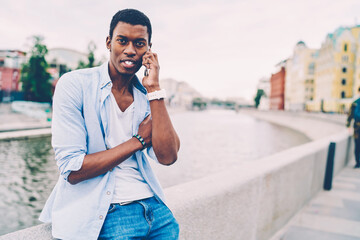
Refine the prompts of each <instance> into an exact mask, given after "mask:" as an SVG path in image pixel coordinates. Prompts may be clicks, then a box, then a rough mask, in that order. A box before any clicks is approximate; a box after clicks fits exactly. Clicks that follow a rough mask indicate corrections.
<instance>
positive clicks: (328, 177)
mask: <svg viewBox="0 0 360 240" xmlns="http://www.w3.org/2000/svg"><path fill="white" fill-rule="evenodd" d="M335 147H336V143H334V142H331V143H330V145H329V151H328V156H327V161H326V169H325V179H324V190H328V191H330V190H331V187H332V179H333V172H334V157H335Z"/></svg>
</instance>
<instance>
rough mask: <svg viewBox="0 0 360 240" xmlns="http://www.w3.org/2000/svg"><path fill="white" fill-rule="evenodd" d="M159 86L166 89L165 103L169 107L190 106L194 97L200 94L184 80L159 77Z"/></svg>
mask: <svg viewBox="0 0 360 240" xmlns="http://www.w3.org/2000/svg"><path fill="white" fill-rule="evenodd" d="M160 86H161V87H162V88H164V89H165V90H166V95H167V100H166V101H167V104H168V105H169V106H171V107H181V108H190V107H191V105H192V101H193V99H194V98H198V97H201V94H200V93H199V92H198V91H196V90H195V89H194V88H192V87H191V86H190V85H189V84H188V83H186V82H179V81H176V80H174V79H171V78H168V79H161V80H160Z"/></svg>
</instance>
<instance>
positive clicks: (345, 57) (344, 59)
mask: <svg viewBox="0 0 360 240" xmlns="http://www.w3.org/2000/svg"><path fill="white" fill-rule="evenodd" d="M348 61H349V56H346V55H345V56H342V62H343V63H347V62H348Z"/></svg>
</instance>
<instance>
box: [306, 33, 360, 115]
mask: <svg viewBox="0 0 360 240" xmlns="http://www.w3.org/2000/svg"><path fill="white" fill-rule="evenodd" d="M359 33H360V26H355V27H339V28H338V29H336V30H335V32H334V33H330V34H328V35H327V36H326V38H325V41H324V42H323V43H322V45H321V48H320V49H319V52H318V53H319V54H318V58H317V60H316V70H315V95H314V100H313V101H309V102H307V104H306V109H308V110H310V111H325V112H346V111H348V109H349V106H350V104H351V102H352V101H353V97H354V93H356V92H357V91H356V92H354V90H355V89H357V88H358V87H359V86H360V76H359V68H357V69H358V70H356V66H357V65H359V64H360V63H359V57H360V54H359V47H360V43H359ZM356 62H357V64H356Z"/></svg>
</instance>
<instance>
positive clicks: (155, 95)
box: [147, 89, 166, 101]
mask: <svg viewBox="0 0 360 240" xmlns="http://www.w3.org/2000/svg"><path fill="white" fill-rule="evenodd" d="M163 98H166V91H165V89H161V90H159V91H155V92H150V93H148V94H147V99H148V100H149V101H152V100H160V99H163Z"/></svg>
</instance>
